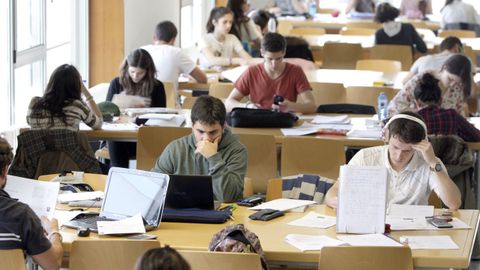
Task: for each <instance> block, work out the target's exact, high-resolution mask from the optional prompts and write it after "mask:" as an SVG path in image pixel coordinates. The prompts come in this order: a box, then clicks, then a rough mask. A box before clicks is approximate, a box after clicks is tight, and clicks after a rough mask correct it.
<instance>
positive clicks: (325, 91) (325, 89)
mask: <svg viewBox="0 0 480 270" xmlns="http://www.w3.org/2000/svg"><path fill="white" fill-rule="evenodd" d="M310 86H312V94H313V97H314V98H315V104H317V105H320V104H330V103H344V102H345V87H344V86H343V84H341V83H320V82H311V83H310Z"/></svg>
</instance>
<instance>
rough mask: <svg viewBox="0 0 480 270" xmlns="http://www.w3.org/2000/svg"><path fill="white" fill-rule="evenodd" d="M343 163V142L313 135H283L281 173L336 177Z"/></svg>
mask: <svg viewBox="0 0 480 270" xmlns="http://www.w3.org/2000/svg"><path fill="white" fill-rule="evenodd" d="M343 164H345V146H344V143H343V142H341V141H337V140H329V139H321V138H313V137H285V138H284V140H283V144H282V154H281V175H282V176H289V175H295V174H301V173H302V174H318V175H321V176H324V177H328V178H330V179H337V178H338V172H339V168H340V165H343Z"/></svg>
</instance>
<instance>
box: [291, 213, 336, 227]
mask: <svg viewBox="0 0 480 270" xmlns="http://www.w3.org/2000/svg"><path fill="white" fill-rule="evenodd" d="M335 222H336V219H335V217H331V216H325V215H320V214H317V213H314V212H310V213H308V214H306V215H305V216H304V217H302V218H299V219H297V220H294V221H292V222H290V223H287V224H288V225H293V226H302V227H310V228H320V229H326V228H329V227H332V226H333V225H335Z"/></svg>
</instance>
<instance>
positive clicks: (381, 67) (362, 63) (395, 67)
mask: <svg viewBox="0 0 480 270" xmlns="http://www.w3.org/2000/svg"><path fill="white" fill-rule="evenodd" d="M355 69H357V70H373V71H381V72H386V73H396V72H400V71H402V63H401V62H400V61H396V60H383V59H365V60H358V61H357V65H356V67H355Z"/></svg>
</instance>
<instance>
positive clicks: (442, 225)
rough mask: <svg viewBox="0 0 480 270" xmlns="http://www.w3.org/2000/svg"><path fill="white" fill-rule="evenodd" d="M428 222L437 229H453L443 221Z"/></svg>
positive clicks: (434, 219) (431, 220) (435, 219)
mask: <svg viewBox="0 0 480 270" xmlns="http://www.w3.org/2000/svg"><path fill="white" fill-rule="evenodd" d="M428 222H430V224H432V225H433V226H435V227H437V228H453V225H452V224H450V223H448V221H446V220H445V219H438V218H432V219H430V220H429V221H428Z"/></svg>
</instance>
